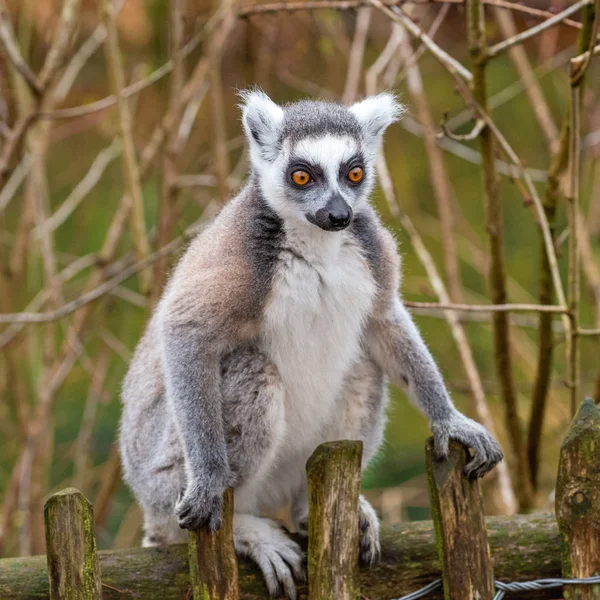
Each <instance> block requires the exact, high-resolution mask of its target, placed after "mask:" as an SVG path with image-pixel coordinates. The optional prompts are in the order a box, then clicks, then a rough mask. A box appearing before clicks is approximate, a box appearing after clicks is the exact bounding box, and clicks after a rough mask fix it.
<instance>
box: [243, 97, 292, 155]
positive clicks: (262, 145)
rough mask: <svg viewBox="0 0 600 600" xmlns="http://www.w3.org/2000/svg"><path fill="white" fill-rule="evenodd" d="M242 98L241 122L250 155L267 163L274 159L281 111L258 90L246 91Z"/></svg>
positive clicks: (281, 120) (280, 122) (281, 118)
mask: <svg viewBox="0 0 600 600" xmlns="http://www.w3.org/2000/svg"><path fill="white" fill-rule="evenodd" d="M240 96H241V97H242V105H241V106H242V122H243V124H244V132H245V133H246V137H247V138H248V143H249V144H250V150H251V155H253V156H255V155H257V154H258V156H260V158H263V159H265V160H268V161H272V160H274V159H275V157H276V155H277V150H278V143H277V142H278V138H279V132H280V130H281V124H282V123H283V109H282V108H281V106H278V105H277V104H275V102H273V101H272V100H271V98H269V97H268V96H267V95H266V94H265V93H264V92H262V91H260V90H248V91H244V92H242V93H241V94H240Z"/></svg>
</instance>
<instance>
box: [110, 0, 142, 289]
mask: <svg viewBox="0 0 600 600" xmlns="http://www.w3.org/2000/svg"><path fill="white" fill-rule="evenodd" d="M102 8H103V13H104V20H105V27H106V30H107V36H106V44H105V48H106V61H107V64H108V69H109V73H110V78H111V80H112V86H113V89H114V91H115V96H116V97H117V99H118V102H117V106H118V109H119V126H120V134H121V141H122V143H123V154H122V160H121V164H122V168H123V177H124V179H125V181H126V184H127V194H128V196H129V199H130V202H131V231H132V235H133V243H134V247H135V250H136V254H137V257H138V260H143V259H144V258H146V257H147V256H148V254H149V253H150V243H149V242H148V234H147V232H146V221H145V217H144V196H143V194H142V186H141V180H140V170H139V165H138V161H137V157H136V152H135V143H134V140H133V124H132V119H131V112H130V108H129V104H128V102H127V99H126V98H124V97H123V96H122V95H121V90H122V89H123V88H124V87H125V75H124V73H123V67H122V64H121V51H120V49H119V39H118V33H117V25H116V20H115V13H114V1H113V0H103V5H102ZM150 281H151V273H150V271H142V272H141V279H140V284H141V288H142V292H144V293H147V292H149V291H150Z"/></svg>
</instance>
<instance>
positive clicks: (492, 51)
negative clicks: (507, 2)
mask: <svg viewBox="0 0 600 600" xmlns="http://www.w3.org/2000/svg"><path fill="white" fill-rule="evenodd" d="M591 1H592V0H579V1H578V2H575V4H572V5H571V6H569V7H568V8H566V9H565V10H563V11H562V12H559V13H558V14H557V15H554V16H553V17H550V18H549V19H547V20H546V21H544V22H543V23H539V24H538V25H536V26H535V27H531V28H529V29H527V30H525V31H522V32H521V33H519V34H517V35H515V36H514V37H512V38H509V39H507V40H503V41H502V42H499V43H498V44H496V45H495V46H490V48H489V49H488V52H487V56H488V58H494V57H495V56H497V55H498V54H500V53H501V52H504V51H505V50H508V48H510V47H511V46H514V45H515V44H522V43H523V42H524V41H526V40H528V39H530V38H532V37H534V36H536V35H538V34H540V33H542V31H545V30H546V29H549V28H550V27H554V26H555V25H558V24H560V23H562V22H563V21H564V20H565V19H566V18H567V17H568V16H570V15H572V14H573V13H576V12H577V11H578V10H581V9H582V8H583V7H584V6H586V5H587V4H590V3H591Z"/></svg>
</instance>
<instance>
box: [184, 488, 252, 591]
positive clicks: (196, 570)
mask: <svg viewBox="0 0 600 600" xmlns="http://www.w3.org/2000/svg"><path fill="white" fill-rule="evenodd" d="M222 519H223V520H222V525H221V528H220V529H219V530H218V531H209V530H208V529H199V530H198V531H190V533H189V541H188V552H189V564H190V580H191V585H192V593H193V595H194V600H239V597H240V590H239V583H238V568H237V559H236V556H235V548H234V545H233V490H232V489H231V488H229V489H228V490H226V491H225V494H224V495H223V507H222Z"/></svg>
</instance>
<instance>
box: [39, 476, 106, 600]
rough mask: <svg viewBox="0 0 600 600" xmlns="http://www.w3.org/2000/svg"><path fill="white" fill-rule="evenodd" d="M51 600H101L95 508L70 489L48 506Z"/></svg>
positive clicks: (60, 494) (55, 496)
mask: <svg viewBox="0 0 600 600" xmlns="http://www.w3.org/2000/svg"><path fill="white" fill-rule="evenodd" d="M44 520H45V527H46V546H47V553H48V554H47V561H48V579H49V597H50V600H100V598H101V597H102V593H101V585H100V567H99V562H98V555H97V552H96V536H95V533H94V516H93V509H92V505H91V504H90V503H89V502H88V501H87V499H86V498H85V497H84V496H83V494H82V493H81V492H79V491H78V490H76V489H74V488H68V489H66V490H63V491H62V492H59V493H57V494H54V495H53V496H50V498H49V499H48V501H47V502H46V505H45V507H44Z"/></svg>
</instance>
